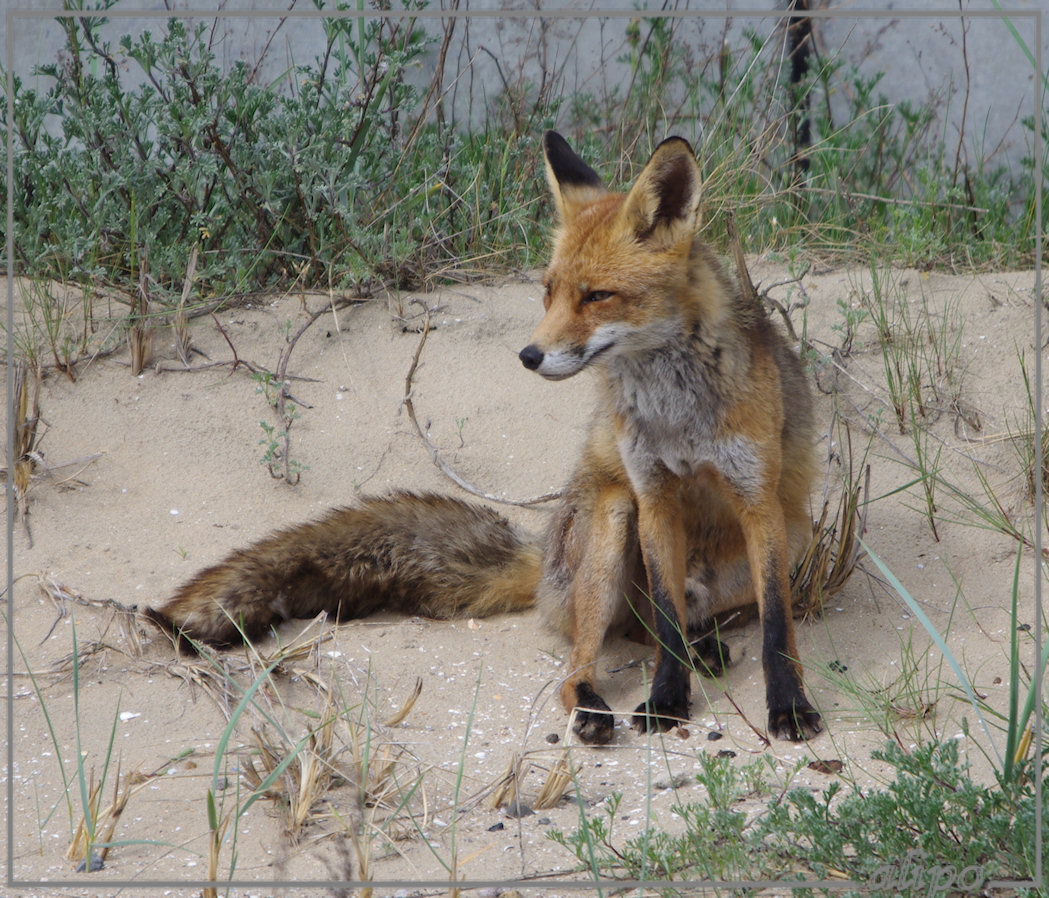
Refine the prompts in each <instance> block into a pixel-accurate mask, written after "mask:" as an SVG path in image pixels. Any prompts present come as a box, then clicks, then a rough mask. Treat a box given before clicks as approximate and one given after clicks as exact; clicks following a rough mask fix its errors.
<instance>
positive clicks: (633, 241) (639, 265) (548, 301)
mask: <svg viewBox="0 0 1049 898" xmlns="http://www.w3.org/2000/svg"><path fill="white" fill-rule="evenodd" d="M543 149H544V153H545V158H546V177H547V182H548V183H549V185H550V190H551V193H552V194H553V200H554V207H555V209H556V211H557V217H558V228H557V231H556V233H555V235H554V241H553V252H552V255H551V260H550V264H549V267H548V268H547V270H546V274H545V276H544V278H543V285H544V287H545V295H544V297H543V306H544V308H545V309H546V313H545V315H544V316H543V319H542V321H540V323H539V326H538V328H536V331H535V333H534V334H533V335H532V339H531V341H530V342H529V344H528V345H527V346H526V347H525V348H524V349H523V350H521V353H520V359H521V362H522V363H523V364H524V366H525V367H526V368H529V369H531V370H533V371H537V372H538V373H539V374H541V375H542V376H543V377H546V378H549V379H551V380H561V379H563V378H566V377H571V376H572V375H573V374H575V373H577V372H579V371H581V370H582V369H583V368H585V367H586V366H587V365H589V364H590V363H591V362H593V361H595V360H597V359H601V360H603V361H606V362H610V361H612V360H613V359H614V358H615V357H616V356H619V355H624V354H632V353H638V352H644V351H645V350H646V349H652V348H655V347H657V346H659V345H662V344H663V343H665V342H666V341H667V340H668V339H669V338H670V336H671V335H672V334H677V333H679V332H680V329H681V320H680V317H681V310H680V308H678V302H679V296H680V293H681V291H682V289H683V288H684V287H685V286H686V284H687V282H688V278H689V256H690V252H691V248H692V243H693V239H694V236H695V231H696V226H697V224H698V219H699V208H700V188H701V183H702V182H701V178H700V171H699V164H698V163H697V162H696V157H695V156H694V155H693V153H692V148H691V147H690V146H689V144H688V142H687V141H685V140H682V139H681V138H680V137H670V138H668V139H667V140H665V141H663V143H661V144H660V145H659V146H658V147H657V148H656V150H655V152H654V153H653V154H652V157H651V159H649V161H648V163H647V165H645V167H644V169H643V170H642V172H641V174H640V175H639V176H638V178H637V180H636V181H635V182H634V185H633V187H631V188H630V190H629V191H628V192H627V193H626V194H619V193H611V192H609V191H608V190H607V189H606V188H605V186H604V184H603V183H602V181H601V178H600V177H599V176H598V174H597V173H596V172H595V171H594V170H593V169H592V168H590V167H589V166H588V165H587V164H586V163H585V162H583V160H582V159H580V158H579V157H578V156H577V155H576V154H575V153H574V152H573V151H572V148H571V147H569V145H568V143H567V142H566V141H565V139H564V138H563V137H561V135H560V134H557V133H555V132H553V131H547V132H546V134H545V135H544V136H543Z"/></svg>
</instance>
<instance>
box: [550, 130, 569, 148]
mask: <svg viewBox="0 0 1049 898" xmlns="http://www.w3.org/2000/svg"><path fill="white" fill-rule="evenodd" d="M543 149H544V150H546V152H548V153H550V152H563V151H564V150H570V149H571V147H569V146H568V141H567V140H565V139H564V138H563V137H562V136H561V135H560V134H558V133H557V132H556V131H546V132H545V133H544V134H543Z"/></svg>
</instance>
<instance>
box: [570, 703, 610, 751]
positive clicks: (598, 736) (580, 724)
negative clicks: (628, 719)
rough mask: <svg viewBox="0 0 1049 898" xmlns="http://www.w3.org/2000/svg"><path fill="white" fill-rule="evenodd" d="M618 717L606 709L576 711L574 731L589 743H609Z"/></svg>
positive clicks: (583, 740) (581, 739)
mask: <svg viewBox="0 0 1049 898" xmlns="http://www.w3.org/2000/svg"><path fill="white" fill-rule="evenodd" d="M615 722H616V719H615V718H614V717H613V716H612V714H611V712H606V711H576V716H575V725H574V726H573V727H572V732H573V733H575V734H576V735H577V736H578V737H579V739H580V741H582V742H585V743H586V744H587V745H608V743H609V742H611V741H612V731H613V729H614V728H615Z"/></svg>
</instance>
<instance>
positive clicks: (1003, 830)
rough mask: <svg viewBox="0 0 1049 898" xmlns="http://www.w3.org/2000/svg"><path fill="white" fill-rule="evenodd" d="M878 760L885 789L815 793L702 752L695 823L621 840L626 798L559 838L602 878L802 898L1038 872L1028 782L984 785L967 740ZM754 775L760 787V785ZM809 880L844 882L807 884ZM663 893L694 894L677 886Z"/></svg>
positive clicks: (878, 754) (897, 751)
mask: <svg viewBox="0 0 1049 898" xmlns="http://www.w3.org/2000/svg"><path fill="white" fill-rule="evenodd" d="M872 758H873V760H874V761H876V762H879V763H880V764H882V765H885V766H886V767H887V768H888V770H889V772H890V775H889V778H888V781H887V784H886V786H885V787H883V788H868V789H860V788H859V787H856V786H846V785H844V784H843V783H842V782H841V781H834V782H832V783H831V784H830V786H828V787H827V788H826V789H823V790H821V791H815V790H810V789H807V788H789V787H787V788H784V789H782V790H775V789H769V787H768V784H767V780H766V779H765V774H766V773H767V769H768V768H767V766H766V762H764V761H762V760H757V761H754V762H751V764H749V765H744V767H742V768H738V767H736V766H734V765H733V764H732V762H731V761H730V760H729V759H722V758H717V757H715V756H712V755H700V761H701V765H702V770H701V772H700V773H699V774H697V781H698V784H699V786H701V787H703V788H704V789H705V796H704V798H703V799H702V800H698V801H690V802H684V803H680V804H678V805H676V806H675V807H674V809H673V810H674V813H675V814H677V815H678V816H679V818H680V819H681V821H682V822H683V824H684V827H683V831H681V832H680V833H678V834H671V833H669V832H667V831H666V830H663V829H658V828H655V827H652V829H651V831H650V832H647V833H644V834H641V835H634V836H630V837H626V838H621V837H619V835H618V833H617V830H616V819H617V813H618V810H619V802H620V799H621V796H619V795H613V796H611V797H610V798H609V799H608V800H607V801H606V802H605V803H604V805H602V806H601V808H600V809H599V810H598V812H597V813H596V814H594V815H593V816H590V815H588V814H587V813H585V812H584V811H583V810H582V809H581V811H580V814H581V821H580V824H579V827H578V828H577V829H576V830H575V831H573V832H571V833H568V834H566V833H564V832H561V831H554V832H552V833H550V835H549V838H550V839H551V840H552V841H554V842H556V843H557V844H559V845H562V846H563V847H564V848H566V849H567V850H568V851H570V852H571V853H572V854H573V855H575V857H576V859H577V860H578V862H579V865H580V869H581V870H583V871H586V873H587V874H588V875H591V876H593V877H594V879H595V881H596V880H598V879H602V880H606V879H607V880H613V881H615V880H636V879H638V878H642V877H644V878H647V879H659V880H666V881H672V880H678V879H680V880H689V881H706V882H726V883H729V882H731V883H747V882H755V883H756V882H769V881H772V882H781V883H783V884H784V885H787V884H789V885H791V887H792V888H794V889H798V891H797V892H796V893H797V894H802V895H815V894H819V895H829V894H842V893H843V894H846V895H857V896H858V895H861V894H864V895H867V894H869V895H879V896H880V895H892V894H898V892H897V890H896V885H895V884H896V883H897V882H903V881H906V880H905V879H900V877H901V876H902V877H907V876H908V875H909V877H910V882H911V884H912V885H916V886H917V887H918V888H924V887H927V886H929V885H930V884H932V883H935V882H937V877H943V876H945V875H947V871H951V873H950V875H951V876H953V877H955V878H954V879H953V882H954V883H962V882H964V883H965V884H966V885H968V886H975V887H977V888H980V887H983V886H985V884H986V883H987V882H988V881H991V880H995V879H1008V878H1017V877H1018V878H1030V877H1031V875H1032V873H1033V863H1034V859H1033V857H1031V855H1030V845H1031V839H1032V837H1033V835H1034V808H1035V807H1036V801H1035V798H1036V796H1035V795H1034V793H1033V791H1032V790H1031V789H1030V787H1029V784H1027V785H1026V786H1024V787H1021V788H1019V789H1009V790H1006V789H1001V788H999V787H997V786H984V785H981V784H979V783H977V782H976V781H975V780H973V779H972V778H971V777H970V775H969V768H968V765H967V764H965V763H963V762H962V761H961V760H960V758H959V750H958V743H957V741H956V740H948V741H946V742H942V743H941V742H935V741H934V742H930V743H928V744H925V745H919V746H918V747H917V748H916V749H914V750H913V751H906V750H904V749H903V748H901V747H900V746H898V745H896V744H893V743H889V744H887V745H886V746H885V747H884V748H883V749H880V750H875V751H874V752H873V753H872ZM800 763H804V761H802V762H799V764H800ZM754 767H757V768H759V769H758V770H757V771H756V773H755V771H754V770H752V768H754ZM755 782H758V783H760V784H761V786H762V792H761V793H760V794H754V793H753V792H752V791H751V784H753V783H755ZM907 867H910V869H909V871H908V870H907V869H906V868H907ZM915 877H919V878H923V879H924V882H917V881H916V879H915ZM959 877H962V878H959ZM806 880H808V881H817V880H818V881H824V882H826V881H827V880H832V881H839V882H841V883H842V886H841V888H840V889H833V890H829V889H826V888H819V889H816V888H805V887H804V883H805V881H806ZM850 882H851V883H853V884H855V885H854V886H851V887H850ZM941 887H942V881H941ZM661 894H664V895H668V896H676V895H685V894H691V893H690V892H689V891H688V890H687V889H684V888H683V889H682V890H677V889H674V888H673V887H668V888H665V889H663V890H662V892H661Z"/></svg>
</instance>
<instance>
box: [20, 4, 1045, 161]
mask: <svg viewBox="0 0 1049 898" xmlns="http://www.w3.org/2000/svg"><path fill="white" fill-rule="evenodd" d="M329 5H333V4H329ZM452 5H453V0H433V2H432V3H431V8H433V9H441V8H445V9H446V8H448V7H450V6H452ZM651 5H652V6H659V7H660V8H673V9H677V10H680V11H681V12H682V13H684V14H685V15H686V17H687V21H683V22H682V23H681V25H680V28H681V29H682V34H684V35H687V42H688V43H689V45H690V46H691V47H692V48H693V52H694V54H695V59H696V64H697V65H701V64H704V61H706V62H707V64H709V63H710V60H712V59H715V58H716V55H717V48H718V47H720V46H721V44H722V42H725V41H727V42H728V44H729V45H732V46H734V45H738V43H739V42H740V40H741V39H742V36H743V33H744V29H751V30H753V31H754V32H756V33H758V34H760V35H763V36H768V38H769V46H768V51H767V52H769V53H770V54H772V53H779V54H780V55H781V56H782V52H783V48H782V41H781V40H780V39H779V38H778V37H776V34H777V31H776V29H777V25H778V23H779V13H780V12H781V11H782V9H783V7H784V6H785V3H774V2H770V0H751V2H742V0H721V2H716V0H666V3H665V4H656V3H653V4H651ZM811 5H812V6H813V8H817V9H821V10H825V11H828V12H830V11H833V13H834V15H833V16H829V17H827V18H822V17H821V18H819V19H817V20H815V23H814V28H815V34H816V46H817V48H818V50H819V53H820V54H821V56H823V57H825V58H826V57H835V56H840V57H843V58H844V59H847V60H849V61H851V62H854V63H855V64H856V65H857V66H858V67H859V68H860V70H861V71H862V72H864V73H865V74H867V75H874V74H876V73H881V74H882V80H881V83H880V84H879V86H878V92H879V93H884V94H885V96H886V98H887V99H888V100H889V101H890V102H899V101H910V102H912V103H919V104H921V103H928V102H930V101H933V102H935V103H936V106H937V109H938V110H939V113H940V116H941V119H940V122H939V123H938V125H939V127H940V128H941V129H942V135H943V138H944V141H945V145H946V146H947V147H948V148H949V149H950V150H951V152H952V153H953V152H954V151H955V150H956V148H957V147H959V146H960V148H961V150H960V151H961V152H962V153H963V154H964V156H963V159H964V160H965V161H966V162H967V164H969V165H978V164H989V165H998V164H1001V165H1005V166H1008V167H1009V168H1010V169H1012V170H1018V167H1019V164H1020V160H1021V159H1022V158H1023V157H1024V156H1025V155H1030V153H1031V149H1032V145H1031V144H1032V133H1031V130H1030V127H1025V126H1024V124H1023V122H1024V119H1027V120H1028V122H1029V121H1030V119H1031V118H1032V117H1034V115H1035V106H1034V104H1035V83H1036V75H1035V71H1034V68H1033V66H1032V64H1031V62H1030V60H1029V59H1028V58H1027V56H1025V54H1024V52H1023V49H1022V48H1021V46H1020V43H1019V42H1018V40H1017V37H1016V35H1015V34H1014V33H1012V32H1011V31H1010V28H1009V27H1008V25H1007V23H1006V22H1005V21H1004V20H1003V17H1002V16H1001V15H1000V14H999V13H998V12H997V11H996V10H995V7H994V4H993V3H992V2H991V0H960V3H959V2H958V0H955V2H947V0H933V2H921V0H870V2H865V3H864V2H859V0H857V2H849V0H844V2H841V0H812V4H811ZM61 6H62V3H61V0H3V2H2V3H0V10H2V11H3V12H5V13H6V11H7V10H8V9H21V10H27V9H30V10H34V11H35V12H41V11H46V10H53V9H60V8H61ZM168 6H169V7H171V8H175V9H186V8H193V9H213V10H215V11H216V13H217V14H218V15H220V16H221V15H222V13H223V12H225V13H241V14H244V13H251V15H249V16H245V17H235V18H234V17H225V18H220V19H219V20H218V24H217V32H216V41H215V44H214V46H215V48H216V49H217V51H218V54H219V58H220V59H221V60H222V61H223V62H224V63H225V64H230V63H232V62H234V61H235V60H238V59H244V60H248V61H250V62H253V63H254V61H255V60H256V59H258V57H259V55H260V54H261V53H262V51H263V49H264V48H267V47H268V50H267V56H266V62H267V66H266V68H265V69H264V70H263V72H262V76H263V77H268V76H271V75H273V74H274V73H278V72H280V71H282V70H284V69H285V68H286V67H287V66H289V65H291V64H293V63H295V62H307V61H310V60H312V59H313V58H314V57H315V56H316V55H317V54H318V53H319V52H320V50H321V48H322V46H323V43H322V42H323V36H322V34H321V29H320V25H319V23H318V22H317V21H316V20H313V19H309V18H295V17H291V18H288V19H287V20H286V21H284V22H283V23H282V24H279V22H280V20H279V18H278V15H279V14H283V13H285V12H287V11H288V10H289V9H294V10H296V11H300V12H311V11H313V10H314V9H315V7H314V5H313V3H312V2H309V0H226V2H225V3H221V4H220V3H215V2H214V0H212V2H208V0H203V2H200V0H198V2H192V0H168ZM538 6H542V7H545V9H546V10H547V12H549V11H551V10H555V9H556V10H578V11H579V13H580V15H581V16H584V15H586V14H588V13H589V14H591V17H589V18H582V17H580V18H563V17H561V18H543V17H541V16H540V15H539V13H538V12H537V11H536V7H538ZM637 6H638V4H636V3H635V2H634V0H582V2H581V0H555V2H547V3H542V4H540V3H537V2H533V3H524V2H509V0H461V3H460V4H459V8H460V10H463V11H468V10H473V11H494V10H500V9H506V8H515V9H518V10H524V11H528V13H529V14H528V15H527V17H525V18H509V17H500V18H481V17H473V18H468V19H461V20H458V21H457V22H456V26H455V31H454V33H453V42H452V44H451V54H453V55H452V59H454V60H455V63H456V65H457V66H458V69H459V71H461V72H462V77H461V78H459V79H458V80H456V79H454V78H453V79H451V83H448V84H446V87H447V88H448V89H449V91H450V98H452V99H453V100H454V108H455V110H456V112H457V113H458V114H459V115H463V116H465V115H472V116H474V117H477V116H479V115H483V114H485V110H486V109H487V108H488V107H489V106H490V105H491V103H492V102H493V101H494V100H495V99H496V98H497V97H498V96H499V95H500V94H501V93H502V91H503V88H504V87H505V85H506V84H507V83H512V82H513V81H514V80H515V79H520V78H522V77H523V78H525V79H531V80H533V82H534V81H535V80H537V79H541V78H542V77H543V73H544V72H546V73H549V72H553V71H563V73H564V77H565V81H566V83H567V85H568V86H569V88H570V89H572V90H579V91H588V92H594V91H596V90H599V89H602V83H603V85H604V89H607V88H608V86H609V85H614V84H615V81H616V78H617V77H621V76H622V73H621V70H617V63H616V60H617V58H618V57H620V56H621V55H622V53H623V50H624V46H625V43H624V42H625V28H626V27H627V24H628V23H629V18H607V17H606V18H602V17H601V16H600V13H601V12H602V11H608V10H618V11H620V12H627V13H629V12H631V11H636V8H637ZM1002 6H1003V7H1004V8H1005V9H1006V10H1009V11H1012V12H1014V13H1019V14H1020V15H1016V16H1014V18H1013V20H1012V23H1013V26H1014V27H1015V29H1016V31H1017V32H1018V33H1019V37H1020V39H1021V40H1023V41H1024V42H1026V45H1027V46H1028V47H1029V49H1030V51H1031V53H1032V54H1033V53H1035V52H1036V50H1037V48H1036V35H1035V29H1034V21H1033V19H1032V18H1029V17H1028V18H1024V17H1023V15H1022V14H1024V13H1034V12H1036V11H1039V10H1042V11H1044V12H1049V0H1003V2H1002ZM164 9H165V4H164V3H163V2H162V0H152V2H151V0H121V2H118V3H117V4H116V6H115V7H114V10H117V11H120V12H121V13H132V12H137V11H142V10H153V11H158V12H159V11H162V10H164ZM959 9H961V10H962V11H964V12H966V13H968V14H969V15H968V16H966V17H961V16H959V14H958V13H959ZM766 10H767V11H768V14H766V15H760V14H756V13H759V12H761V11H766ZM1045 25H1046V27H1045V28H1044V29H1043V31H1049V16H1047V17H1046V22H1045ZM162 27H163V24H162V23H161V22H159V21H157V20H152V21H146V20H143V19H141V18H132V19H119V20H116V21H115V22H114V24H113V33H114V34H119V33H121V32H123V31H126V30H132V31H133V30H135V29H141V28H150V29H152V30H153V31H155V32H156V31H159V30H160V29H161V28H162ZM432 27H433V28H434V30H435V31H439V30H440V22H439V21H435V22H433V23H432ZM6 37H7V22H6V16H4V17H3V20H0V52H4V53H5V55H6ZM12 37H13V39H14V52H13V55H12V58H11V59H10V60H8V59H7V58H5V59H4V65H5V66H7V65H9V64H10V65H11V66H12V68H13V69H14V71H15V72H16V73H17V74H19V75H20V76H21V77H23V78H29V77H30V72H31V71H32V68H33V66H34V65H36V64H38V63H40V62H47V61H52V60H53V59H54V58H55V54H57V53H58V51H59V48H60V46H61V43H62V36H61V30H60V28H59V27H58V25H57V24H56V23H55V22H54V20H52V19H49V18H46V17H33V18H21V17H19V18H17V19H16V20H14V23H13V30H12ZM1041 39H1042V50H1043V54H1044V59H1043V67H1044V62H1045V59H1049V34H1046V33H1043V34H1042V35H1041ZM436 52H437V48H436V47H434V48H433V49H432V51H431V53H432V54H436ZM433 63H435V57H434V56H431V64H433ZM425 67H426V66H425V64H424V65H423V66H422V67H421V68H420V70H419V71H418V72H417V73H416V77H418V78H419V80H420V81H421V82H425V81H428V79H429V74H430V73H429V72H427V71H425ZM454 68H455V67H454V66H453V70H454ZM832 102H833V98H832ZM690 136H692V137H693V139H696V138H700V137H701V135H690Z"/></svg>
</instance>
